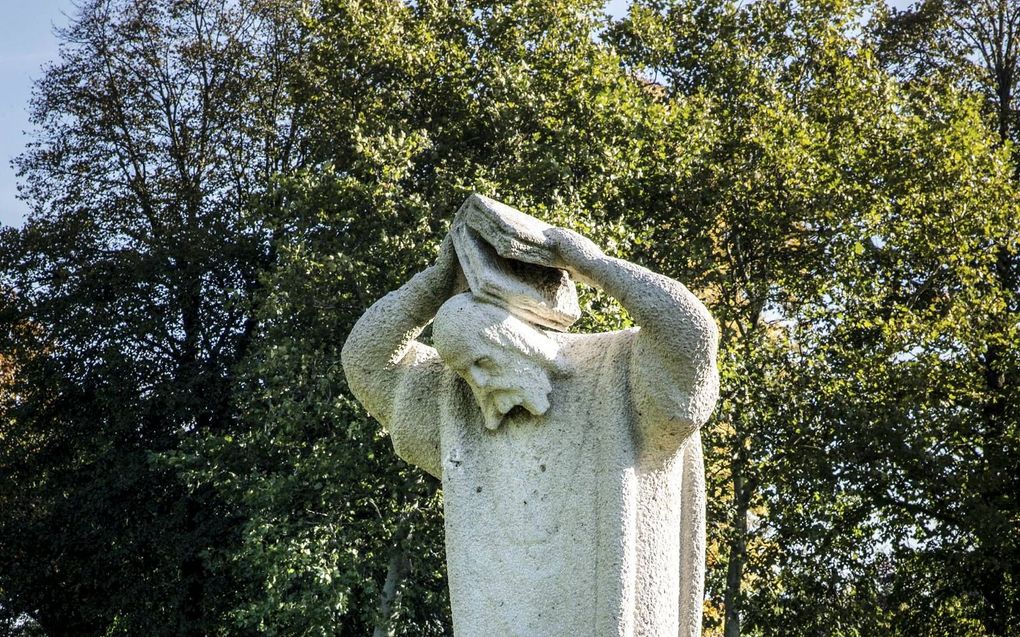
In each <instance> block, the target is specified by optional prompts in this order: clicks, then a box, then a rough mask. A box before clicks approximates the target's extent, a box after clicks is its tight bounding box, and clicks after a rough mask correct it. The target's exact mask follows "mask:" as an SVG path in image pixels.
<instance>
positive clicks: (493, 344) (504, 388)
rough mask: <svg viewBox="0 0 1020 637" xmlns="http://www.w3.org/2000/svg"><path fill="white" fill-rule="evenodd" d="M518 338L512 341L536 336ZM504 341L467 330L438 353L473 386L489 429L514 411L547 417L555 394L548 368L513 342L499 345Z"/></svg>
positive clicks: (478, 330)
mask: <svg viewBox="0 0 1020 637" xmlns="http://www.w3.org/2000/svg"><path fill="white" fill-rule="evenodd" d="M535 332H536V333H537V334H538V335H539V336H541V337H543V338H548V337H545V335H543V334H541V333H540V332H538V331H537V330H535ZM515 336H516V338H513V339H510V340H517V338H521V339H526V338H534V337H535V335H533V334H517V335H515ZM502 340H503V339H498V338H497V339H494V338H493V334H492V331H491V330H488V331H487V330H484V329H477V328H476V329H471V328H468V329H465V330H464V332H462V333H461V334H460V335H459V337H458V338H456V339H448V340H447V342H444V343H442V346H441V347H439V350H438V351H439V355H440V356H441V357H442V359H443V362H444V363H446V364H447V365H448V366H449V367H450V368H451V369H453V370H454V371H455V372H457V374H458V375H460V377H461V378H463V379H464V380H465V381H466V382H467V384H468V386H470V387H471V391H472V393H473V394H474V396H475V400H477V401H478V405H479V407H481V410H482V415H483V416H484V418H485V426H486V427H488V428H489V429H496V428H497V427H499V425H500V423H502V422H503V419H504V418H505V417H506V416H507V414H510V413H511V412H518V411H521V410H524V411H527V412H528V413H530V414H532V415H535V416H541V415H543V414H545V412H546V411H548V409H549V394H550V393H551V392H552V383H551V382H550V379H549V372H548V371H547V370H546V368H545V366H543V365H542V364H541V363H540V362H539V361H537V360H534V358H533V357H529V356H527V355H526V354H525V353H523V352H521V351H520V350H518V349H516V348H515V347H514V346H513V345H512V344H511V343H509V342H500V341H502ZM438 346H439V344H437V347H438Z"/></svg>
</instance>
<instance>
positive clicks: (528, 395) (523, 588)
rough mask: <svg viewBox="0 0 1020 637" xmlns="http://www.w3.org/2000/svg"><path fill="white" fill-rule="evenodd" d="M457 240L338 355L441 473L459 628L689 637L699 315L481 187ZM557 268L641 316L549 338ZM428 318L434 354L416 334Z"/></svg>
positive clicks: (697, 485) (699, 492)
mask: <svg viewBox="0 0 1020 637" xmlns="http://www.w3.org/2000/svg"><path fill="white" fill-rule="evenodd" d="M487 214H488V217H487V216H486V215H487ZM486 219H488V221H486ZM458 233H459V234H458ZM451 234H452V235H453V239H450V238H448V240H447V241H445V242H444V244H443V246H442V248H441V251H440V255H439V259H438V260H437V262H436V263H435V265H433V266H431V267H429V268H427V269H426V270H424V271H423V272H420V273H419V274H417V275H415V276H414V277H413V278H412V279H411V280H410V281H409V282H408V283H407V284H405V285H404V286H403V287H401V288H400V289H399V290H396V291H395V292H391V293H390V294H388V295H386V296H385V297H383V298H382V299H380V300H379V301H378V302H376V303H375V304H374V305H373V306H372V307H371V308H369V310H368V311H367V312H366V313H365V315H364V316H363V317H362V318H361V319H360V320H359V321H358V323H357V325H355V327H354V329H353V330H352V331H351V334H350V337H349V338H348V340H347V342H346V343H345V345H344V348H343V365H344V371H345V373H346V376H347V380H348V383H349V385H350V388H351V391H352V392H353V393H354V395H355V396H356V397H357V398H358V399H359V400H360V401H362V403H363V404H364V405H365V407H366V408H367V409H368V411H369V413H371V414H372V415H373V416H374V417H375V418H377V419H378V420H379V422H381V423H382V424H383V425H384V426H386V427H387V428H388V430H389V433H390V436H391V437H392V440H393V446H394V448H395V449H396V452H397V454H398V455H399V456H400V457H402V458H404V459H405V460H406V461H407V462H409V463H411V464H414V465H417V466H418V467H421V468H422V469H424V470H425V471H427V472H428V473H430V474H432V475H434V476H436V477H437V478H439V479H440V480H442V484H443V501H444V507H445V510H444V513H445V523H446V555H447V566H448V573H449V583H450V598H451V603H452V610H453V622H454V632H455V634H456V635H457V636H458V637H475V636H480V637H503V636H509V635H520V636H529V637H575V636H588V635H591V636H598V637H603V636H610V635H612V636H616V635H619V636H625V635H626V636H634V635H641V636H646V637H663V636H667V635H668V636H674V635H679V636H681V637H696V636H698V635H700V634H701V616H702V603H703V600H702V598H703V586H704V558H705V526H704V525H705V519H704V516H705V488H704V467H703V462H702V450H701V440H700V437H699V434H698V428H699V427H700V426H701V425H702V424H704V423H705V421H706V420H707V419H708V417H709V415H710V414H711V412H712V410H713V408H714V406H715V402H716V399H717V397H718V385H719V380H718V371H717V368H716V350H717V345H718V335H717V329H716V325H715V323H714V321H713V319H712V317H711V315H710V314H709V313H708V311H707V310H706V308H705V306H704V305H703V304H702V303H701V302H700V301H699V300H698V299H697V298H695V297H694V295H693V294H691V292H690V291H688V290H687V288H685V287H684V286H683V285H681V284H680V283H678V282H676V281H674V280H672V279H669V278H667V277H665V276H662V275H659V274H655V273H653V272H650V271H648V270H647V269H645V268H642V267H640V266H638V265H635V264H633V263H629V262H627V261H622V260H620V259H615V258H612V257H609V256H606V255H605V254H603V252H602V251H601V250H600V249H599V248H598V247H596V246H595V244H594V243H592V242H591V241H589V240H588V239H586V238H585V237H583V236H581V235H579V234H577V233H575V232H571V231H569V230H564V229H560V228H554V227H550V226H547V225H545V224H542V223H541V222H539V221H537V220H535V219H533V218H531V217H528V216H527V215H523V214H522V213H519V212H516V211H514V210H513V209H510V208H508V207H506V206H503V205H502V204H499V203H497V202H494V201H492V200H489V199H486V198H484V197H480V196H479V195H473V196H472V197H471V198H469V200H468V202H467V203H466V204H465V207H464V208H462V209H461V212H460V213H458V219H457V220H456V221H455V223H454V228H453V230H452V231H451ZM471 241H474V242H475V243H476V245H475V246H474V248H472V247H471ZM455 244H456V246H457V248H456V250H455V248H454V245H455ZM478 246H481V249H480V250H479V249H478ZM486 250H488V253H486ZM497 254H498V255H499V256H496V255H497ZM458 259H459V261H458ZM508 259H509V260H510V261H509V262H508V261H507V260H508ZM487 260H488V261H487ZM521 262H528V263H530V264H532V265H522V264H521ZM493 263H495V264H496V265H495V266H493ZM500 264H502V265H500ZM508 264H509V265H508ZM536 266H539V267H536ZM462 268H463V274H464V275H465V276H466V279H467V281H468V282H469V283H470V284H471V289H472V291H471V292H466V293H459V294H458V293H456V292H457V290H458V281H460V286H461V287H462V286H463V282H464V277H462V276H461V269H462ZM501 268H502V270H501ZM550 268H552V269H550ZM550 273H551V276H550ZM568 275H569V276H568ZM569 277H573V278H574V279H576V280H578V281H581V282H584V283H586V284H589V285H594V286H597V287H599V288H601V289H603V290H604V291H606V292H607V293H608V294H610V295H612V296H613V297H615V298H616V299H617V300H619V302H620V303H621V304H622V305H623V306H624V307H625V308H626V309H627V311H628V312H630V314H631V316H632V317H633V318H634V320H635V322H636V323H637V324H638V325H639V326H640V327H639V328H633V329H628V330H622V331H617V332H608V333H601V334H572V333H564V332H559V331H557V330H561V329H565V328H566V326H567V325H569V323H570V322H571V321H572V320H573V318H576V316H574V314H575V310H576V296H573V297H572V296H571V295H572V294H574V288H573V283H572V282H571V281H570V278H569ZM529 280H533V282H534V286H533V290H532V292H527V291H524V292H522V288H521V285H524V287H525V288H526V287H527V284H528V282H529ZM550 281H551V283H550ZM535 291H537V292H535ZM524 297H528V298H524ZM571 303H573V304H574V305H573V306H572V305H571ZM433 320H434V324H433V335H432V340H433V343H434V345H435V348H434V349H433V347H429V346H428V345H426V344H424V343H422V342H420V341H418V340H416V338H417V337H418V336H419V334H421V332H422V330H423V329H424V328H425V327H426V326H427V325H428V324H429V322H430V321H433ZM537 324H544V326H545V327H538V325H537Z"/></svg>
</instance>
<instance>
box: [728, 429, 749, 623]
mask: <svg viewBox="0 0 1020 637" xmlns="http://www.w3.org/2000/svg"><path fill="white" fill-rule="evenodd" d="M737 445H738V450H737V452H736V453H735V454H734V455H733V462H732V463H731V465H730V467H731V473H732V475H733V517H732V519H731V521H730V527H731V533H732V536H731V539H730V557H729V564H728V566H727V569H726V593H725V596H724V598H723V605H724V606H725V608H726V617H725V623H724V625H723V635H724V636H725V637H740V610H741V601H742V600H741V597H742V595H741V590H740V584H741V581H742V580H743V578H744V564H745V563H746V562H747V509H748V503H749V502H750V497H749V495H748V488H747V485H746V483H745V482H746V481H745V477H744V467H745V465H746V462H747V456H746V453H745V452H744V445H743V439H742V438H738V439H737Z"/></svg>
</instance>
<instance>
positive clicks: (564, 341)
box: [549, 327, 640, 367]
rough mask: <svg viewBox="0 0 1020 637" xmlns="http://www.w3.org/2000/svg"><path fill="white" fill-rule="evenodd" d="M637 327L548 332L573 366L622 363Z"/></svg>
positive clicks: (599, 365) (632, 343)
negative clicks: (595, 330) (584, 332)
mask: <svg viewBox="0 0 1020 637" xmlns="http://www.w3.org/2000/svg"><path fill="white" fill-rule="evenodd" d="M639 331H640V329H639V328H637V327H631V328H628V329H624V330H613V331H611V332H594V333H591V334H578V333H567V332H558V333H551V332H550V333H549V335H550V336H552V337H553V339H555V340H556V342H557V343H558V344H559V346H560V351H561V352H562V354H563V356H564V357H565V358H566V359H567V360H568V361H570V363H571V364H572V365H574V366H578V365H581V366H585V365H593V366H598V367H602V366H604V365H607V364H608V365H613V366H616V365H614V363H615V364H618V365H624V364H626V363H627V362H628V360H629V358H630V354H631V352H632V351H633V349H634V342H635V339H636V338H637V335H638V332H639Z"/></svg>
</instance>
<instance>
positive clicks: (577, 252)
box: [543, 228, 605, 281]
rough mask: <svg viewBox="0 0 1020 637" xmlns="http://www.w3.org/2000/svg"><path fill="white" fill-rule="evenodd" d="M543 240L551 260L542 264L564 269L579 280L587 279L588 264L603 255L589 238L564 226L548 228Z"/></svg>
mask: <svg viewBox="0 0 1020 637" xmlns="http://www.w3.org/2000/svg"><path fill="white" fill-rule="evenodd" d="M545 240H546V247H547V248H548V249H549V252H550V253H551V254H552V255H553V257H552V261H553V262H552V263H547V264H543V265H549V266H552V267H554V268H560V269H561V270H566V271H567V272H569V273H570V275H571V276H573V277H574V278H575V279H578V280H580V281H587V280H588V276H587V270H588V267H587V266H588V264H591V263H593V262H594V261H596V260H597V259H600V258H602V257H604V256H605V255H604V254H603V252H602V249H601V248H599V247H598V246H597V245H595V243H594V242H593V241H592V240H591V239H589V238H588V237H585V236H584V235H581V234H578V233H576V232H574V231H573V230H567V229H566V228H549V229H548V230H546V231H545Z"/></svg>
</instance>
